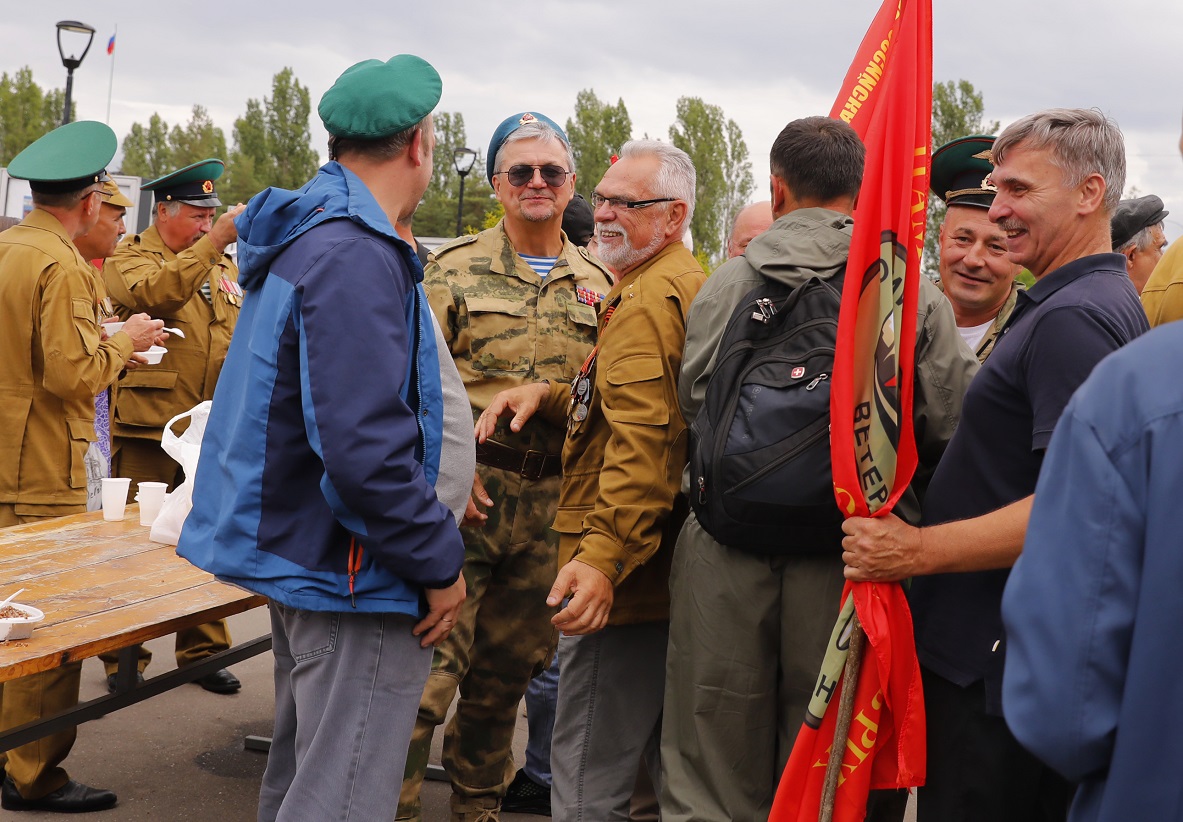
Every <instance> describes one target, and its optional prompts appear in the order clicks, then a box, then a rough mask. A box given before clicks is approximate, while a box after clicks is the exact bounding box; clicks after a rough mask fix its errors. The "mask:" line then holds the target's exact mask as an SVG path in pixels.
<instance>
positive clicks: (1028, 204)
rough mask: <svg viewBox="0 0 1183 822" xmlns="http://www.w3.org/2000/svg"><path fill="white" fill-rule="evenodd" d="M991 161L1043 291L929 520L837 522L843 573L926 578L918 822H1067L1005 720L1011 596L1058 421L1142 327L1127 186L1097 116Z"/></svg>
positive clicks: (1021, 135)
mask: <svg viewBox="0 0 1183 822" xmlns="http://www.w3.org/2000/svg"><path fill="white" fill-rule="evenodd" d="M991 159H992V162H993V164H994V170H993V171H992V172H991V173H990V182H991V183H992V184H993V185H994V186H995V187H996V188H997V193H996V194H995V197H994V202H993V204H992V205H991V207H990V212H989V214H990V219H991V220H992V221H993V222H994V223H996V224H997V225H998V226H999V227H1000V228H1002V229H1003V231H1005V232H1006V238H1007V248H1008V253H1009V254H1010V256H1011V258H1012V260H1013V261H1014V262H1015V263H1017V264H1019V265H1022V266H1024V267H1026V268H1027V269H1028V270H1030V271H1031V273H1032V274H1033V275H1034V276H1035V279H1036V281H1037V282H1036V284H1035V285H1034V286H1033V287H1032V288H1031V289H1030V290H1029V291H1026V292H1022V293H1020V294H1019V296H1018V304H1017V306H1016V308H1015V311H1014V314H1012V316H1011V318H1010V321H1009V322H1008V323H1007V325H1006V327H1005V328H1004V329H1003V331H1002V335H1001V338H1000V339H999V341H998V343H997V344H996V346H995V348H994V351H993V353H992V354H991V355H990V358H989V359H988V360H986V363H985V365H983V367H982V370H981V371H979V372H978V376H977V377H976V378H975V379H974V381H973V382H972V383H971V384H970V387H969V391H968V392H967V393H966V396H965V402H964V405H963V409H962V415H961V423H960V425H959V427H958V429H957V432H956V433H955V434H954V436H953V439H952V441H951V442H950V443H949V447H948V448H947V449H946V451H945V454H944V457H943V458H942V459H941V462H940V464H939V466H938V467H937V470H936V474H935V475H934V476H933V479H932V484H931V486H930V488H929V493H928V498H927V500H926V504H925V511H924V523H925V524H924V526H923V527H920V528H914V527H911V526H908V525H906V524H905V523H903V522H902V521H900V520H898V519H896V518H895V517H890V516H889V517H883V518H878V519H874V520H870V519H850V520H847V521H846V524H845V525H844V530H845V531H846V533H847V537H846V539H844V540H843V549H844V554H843V559H844V560H845V562H846V564H847V569H846V575H847V577H849V578H851V579H858V580H891V579H903V578H905V577H913V576H914V577H917V579H916V580H915V581H914V582H913V585H912V592H911V600H912V608H913V619H914V622H915V626H916V647H917V652H918V655H919V657H920V663H921V666H922V669H923V674H924V689H925V705H926V709H927V712H928V745H929V755H928V779H927V784H926V786H925V787H924V788H922V789H920V792H919V797H918V808H917V810H918V817H917V818H918V820H919V822H926V821H927V820H942V822H943V820H952V819H956V820H959V822H965V820H999V819H1006V820H1044V819H1049V820H1050V819H1064V818H1065V817H1066V815H1067V810H1068V804H1069V802H1070V801H1071V797H1072V787H1071V786H1070V785H1069V784H1068V783H1067V782H1066V781H1065V780H1063V779H1062V778H1061V777H1060V776H1059V775H1058V774H1056V773H1055V772H1054V771H1052V770H1050V769H1048V768H1047V767H1046V766H1044V765H1043V764H1042V763H1040V762H1039V761H1038V760H1037V759H1035V757H1033V756H1032V755H1031V754H1029V753H1028V752H1027V751H1026V750H1024V749H1023V748H1022V746H1020V745H1019V743H1018V742H1017V741H1016V740H1015V739H1014V737H1013V736H1012V734H1011V733H1010V730H1009V729H1008V728H1007V726H1006V723H1005V721H1004V720H1003V719H1002V711H1001V683H1002V668H1003V660H1004V658H1005V652H1006V639H1005V637H1004V636H1003V629H1002V620H1001V615H1000V607H1001V600H1002V590H1003V586H1004V585H1005V584H1006V579H1007V576H1008V575H1009V572H1010V571H1009V569H1010V567H1011V566H1012V565H1013V564H1014V561H1015V559H1016V558H1017V557H1018V555H1019V552H1020V551H1021V550H1022V546H1023V537H1024V534H1025V532H1026V527H1027V518H1028V516H1029V514H1030V511H1031V501H1032V498H1033V494H1034V491H1035V483H1036V479H1037V478H1038V476H1039V468H1040V465H1041V464H1042V461H1043V454H1044V450H1045V449H1046V448H1047V445H1048V442H1049V440H1050V439H1051V435H1052V429H1053V428H1054V427H1055V425H1056V421H1057V420H1058V419H1059V417H1060V412H1061V411H1062V410H1063V408H1064V406H1065V405H1066V404H1067V402H1068V399H1069V397H1071V396H1072V393H1073V392H1074V391H1075V390H1076V388H1077V386H1079V385H1080V384H1081V383H1082V382H1083V381H1084V379H1085V378H1086V377H1087V376H1088V375H1089V372H1090V371H1092V369H1093V366H1094V365H1096V364H1097V362H1099V361H1100V360H1101V359H1103V358H1104V357H1105V356H1106V355H1107V354H1109V353H1110V352H1112V351H1114V350H1116V349H1118V348H1120V347H1121V346H1122V345H1124V344H1125V343H1127V342H1129V341H1130V340H1131V339H1133V338H1134V337H1137V336H1138V335H1139V334H1141V333H1143V332H1144V331H1146V330H1147V323H1146V317H1145V314H1144V313H1143V312H1142V311H1141V310H1140V305H1141V304H1140V303H1139V301H1138V297H1137V294H1136V293H1135V291H1134V288H1133V286H1132V285H1131V284H1130V281H1129V278H1128V277H1127V276H1126V273H1125V260H1124V259H1123V258H1122V257H1121V256H1120V255H1117V254H1114V253H1112V246H1111V244H1110V238H1109V220H1110V216H1111V214H1112V212H1113V209H1114V208H1115V207H1116V206H1117V203H1118V200H1119V199H1120V197H1121V191H1122V188H1123V186H1124V183H1125V148H1124V144H1123V140H1122V135H1121V132H1120V131H1119V130H1118V129H1117V126H1116V125H1115V124H1114V123H1112V122H1111V121H1109V120H1107V119H1106V118H1105V117H1104V115H1102V114H1101V113H1099V112H1097V111H1095V110H1082V109H1051V110H1048V111H1044V112H1040V113H1038V114H1033V115H1030V116H1028V117H1024V118H1023V119H1021V120H1019V121H1017V122H1016V123H1014V124H1013V125H1011V126H1010V127H1009V128H1007V129H1006V130H1005V131H1004V132H1003V133H1002V135H1001V136H1000V137H999V138H998V140H997V141H996V142H995V144H994V147H993V150H992V158H991Z"/></svg>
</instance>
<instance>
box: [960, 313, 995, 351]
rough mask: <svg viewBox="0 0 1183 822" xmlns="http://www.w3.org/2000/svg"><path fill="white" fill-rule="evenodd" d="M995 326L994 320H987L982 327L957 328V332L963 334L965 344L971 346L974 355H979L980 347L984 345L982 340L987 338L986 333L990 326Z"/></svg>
mask: <svg viewBox="0 0 1183 822" xmlns="http://www.w3.org/2000/svg"><path fill="white" fill-rule="evenodd" d="M992 325H994V320H987V321H986V322H984V323H982V324H981V325H970V326H965V327H962V326H957V332H958V333H959V334H961V339H963V340H965V344H966V345H968V346H969V350H970V351H972V352H973V353H975V354H977V353H978V346H979V345H981V344H982V339H983V338H984V337H985V336H986V332H987V331H989V330H990V326H992Z"/></svg>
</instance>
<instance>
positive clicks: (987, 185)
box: [982, 174, 998, 192]
mask: <svg viewBox="0 0 1183 822" xmlns="http://www.w3.org/2000/svg"><path fill="white" fill-rule="evenodd" d="M982 191H993V192H997V191H998V186H996V185H994V182H993V181H992V180H991V179H990V175H989V174H987V175H986V176H985V177H983V178H982Z"/></svg>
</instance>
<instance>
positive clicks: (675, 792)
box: [564, 516, 844, 822]
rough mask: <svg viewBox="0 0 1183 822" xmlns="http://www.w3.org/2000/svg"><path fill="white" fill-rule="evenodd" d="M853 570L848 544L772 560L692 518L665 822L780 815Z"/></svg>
mask: <svg viewBox="0 0 1183 822" xmlns="http://www.w3.org/2000/svg"><path fill="white" fill-rule="evenodd" d="M842 568H843V566H842V559H841V557H840V556H839V553H838V549H837V548H835V551H834V554H833V555H826V556H817V557H760V556H755V555H753V554H747V553H744V552H742V551H737V550H735V549H733V548H729V547H727V546H724V545H720V544H719V543H718V542H716V541H715V540H713V539H711V537H710V535H709V534H707V533H706V532H705V531H704V530H703V529H702V527H701V526H700V525H699V524H698V521H697V520H696V519H695V518H694V517H693V516H691V517H690V518H689V519H688V520H687V521H686V524H685V525H684V526H683V528H682V533H681V534H680V535H679V536H678V543H677V546H676V547H675V548H674V562H673V568H672V569H671V572H670V596H671V605H670V646H669V657H668V664H667V668H666V682H667V687H666V695H665V705H666V713H665V719H666V721H665V724H664V727H663V728H662V733H663V736H662V740H661V759H662V768H663V772H664V774H665V780H664V792H663V793H662V794H661V813H662V815H661V818H662V820H663V822H730V820H740V819H742V820H745V822H760V820H765V819H767V818H768V813H769V811H770V810H771V808H772V798H773V795H774V794H775V792H776V786H777V783H778V782H779V781H780V775H781V772H782V771H783V770H784V767H785V762H787V761H788V757H789V752H790V751H791V750H792V746H793V741H794V740H795V739H796V738H797V731H798V730H799V729H800V728H801V722H802V720H803V719H804V717H805V709H806V707H807V706H808V704H809V697H810V694H811V693H812V691H813V687H814V684H815V682H816V679H817V672H818V668H819V667H820V666H821V661H822V657H823V656H824V654H825V649H826V644H827V642H828V641H829V638H830V631H831V629H832V628H833V627H834V621H835V620H836V619H837V617H838V609H839V604H840V603H839V601H838V600H839V598H840V597H841V595H842V585H843V581H844V580H843V576H842ZM564 673H565V672H564Z"/></svg>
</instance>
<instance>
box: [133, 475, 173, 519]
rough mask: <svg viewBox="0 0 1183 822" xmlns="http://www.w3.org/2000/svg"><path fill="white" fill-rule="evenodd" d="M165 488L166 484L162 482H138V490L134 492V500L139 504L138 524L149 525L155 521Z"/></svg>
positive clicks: (162, 502) (166, 487)
mask: <svg viewBox="0 0 1183 822" xmlns="http://www.w3.org/2000/svg"><path fill="white" fill-rule="evenodd" d="M167 490H168V485H167V484H166V483H163V482H141V483H140V492H139V493H138V494H136V502H138V503H139V504H140V525H146V526H151V525H152V523H154V522H156V517H157V516H158V515H159V514H160V506H161V505H163V504H164V492H165V491H167Z"/></svg>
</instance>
